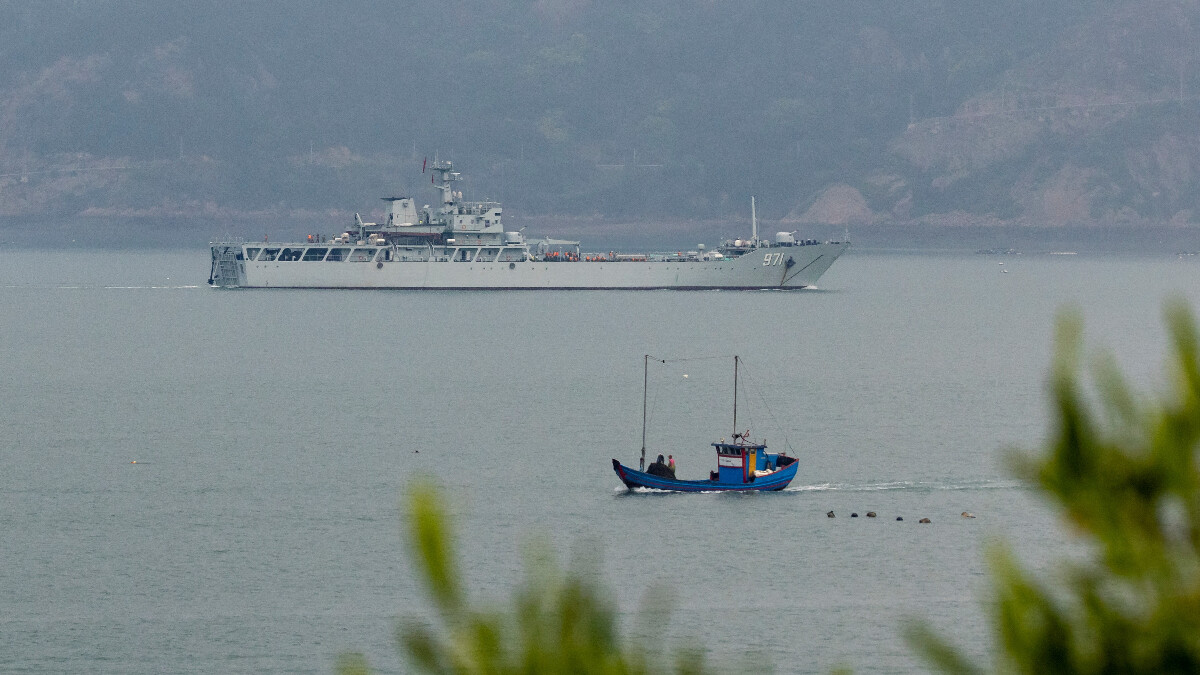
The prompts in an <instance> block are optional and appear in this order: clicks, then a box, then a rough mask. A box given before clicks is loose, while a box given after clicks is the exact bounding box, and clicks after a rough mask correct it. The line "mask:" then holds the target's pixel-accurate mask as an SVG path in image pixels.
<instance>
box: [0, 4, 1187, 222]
mask: <svg viewBox="0 0 1200 675" xmlns="http://www.w3.org/2000/svg"><path fill="white" fill-rule="evenodd" d="M211 9H213V8H212V7H209V8H207V9H206V6H205V5H204V3H196V5H195V6H192V5H188V6H186V7H179V8H174V9H171V10H169V11H167V10H164V11H154V12H149V11H148V10H147V9H146V6H145V5H144V3H135V2H132V1H130V0H108V1H104V2H101V1H99V0H97V1H96V2H90V3H88V2H82V3H81V2H74V1H68V0H44V2H40V3H26V2H17V1H15V0H0V57H3V59H4V60H3V62H4V63H5V64H6V68H5V69H4V70H2V71H0V217H5V218H8V219H17V220H19V219H22V218H41V217H54V218H65V217H74V216H85V217H97V218H113V219H139V218H140V219H163V218H186V217H189V216H192V217H197V218H202V219H216V220H229V221H237V220H239V219H242V218H261V219H267V220H270V219H276V220H286V219H294V218H301V219H303V218H312V219H321V218H344V217H347V214H349V213H352V212H353V211H354V210H363V211H367V210H369V209H370V208H371V206H370V201H371V200H372V199H373V197H375V196H378V195H383V194H391V193H393V192H395V191H396V190H397V189H401V190H410V191H413V192H416V191H418V190H420V189H422V188H421V185H422V184H423V181H424V180H426V179H425V178H424V177H422V176H421V175H420V173H419V167H420V165H421V161H422V160H423V159H424V157H425V156H427V155H428V156H432V155H433V154H435V153H438V152H440V153H442V155H443V156H448V157H450V158H452V159H454V160H455V161H456V162H457V163H458V164H459V165H460V166H461V167H463V169H464V171H465V172H466V174H467V176H468V180H469V183H468V185H466V186H465V188H466V190H467V192H468V193H470V194H472V195H474V196H476V197H492V198H498V199H503V200H504V201H505V202H506V205H507V206H509V208H510V209H511V211H512V212H513V213H521V212H523V213H526V214H529V215H538V216H542V217H553V216H556V215H567V214H570V215H580V216H587V217H590V218H594V219H599V220H604V219H608V220H610V221H612V222H649V221H663V222H665V221H666V220H667V219H670V218H675V219H713V218H716V219H721V218H731V217H735V216H742V215H744V212H745V210H746V203H747V202H748V197H749V195H750V194H758V195H759V196H760V212H759V215H760V217H761V218H763V219H764V220H771V219H782V220H784V221H786V222H789V223H796V224H797V226H798V227H799V226H802V225H803V224H805V223H819V224H824V225H831V226H832V225H836V226H843V225H847V226H848V225H856V224H873V225H883V226H886V225H890V224H898V225H901V224H902V225H914V224H916V225H919V224H922V223H928V224H938V225H952V224H963V225H1005V224H1014V225H1025V224H1034V225H1085V226H1086V225H1096V224H1123V225H1135V226H1136V225H1139V224H1163V223H1174V224H1178V225H1192V224H1200V190H1197V189H1196V186H1197V182H1198V179H1200V50H1197V49H1196V48H1195V45H1197V44H1200V3H1196V2H1192V1H1184V0H1179V1H1176V0H1117V1H1115V2H1113V1H1109V2H1098V1H1093V0H1080V2H1078V3H1071V4H1069V5H1064V6H1058V5H1049V4H1047V3H1041V2H1033V1H1032V0H996V2H993V3H988V5H987V6H986V7H984V6H980V7H966V6H965V5H963V4H962V3H948V2H944V1H943V0H913V2H910V3H903V4H878V3H853V2H851V3H829V4H828V5H826V4H823V3H794V2H783V1H782V0H747V1H746V2H745V3H738V4H737V5H736V6H732V5H730V6H726V5H724V4H722V3H698V4H696V5H695V6H694V7H690V9H688V10H687V11H684V10H683V9H681V8H680V7H679V6H678V5H677V4H675V3H671V2H667V1H666V0H661V1H660V0H647V1H646V2H644V3H642V4H641V5H639V8H638V9H637V11H627V10H626V9H625V8H620V7H612V6H609V5H607V4H604V3H590V2H586V1H583V0H570V1H561V2H539V3H535V10H536V11H534V12H528V11H525V10H527V9H528V8H523V7H517V6H510V5H509V4H508V3H489V2H466V3H462V4H461V5H460V6H458V7H457V8H456V10H455V12H454V13H452V14H453V16H451V17H449V19H448V17H447V16H445V15H444V13H443V12H441V11H440V10H438V9H436V8H433V7H428V8H427V7H424V6H421V5H417V6H413V7H408V8H386V9H385V8H380V7H379V6H378V5H377V4H376V3H369V2H356V1H350V2H347V3H346V4H345V5H344V6H342V7H340V8H339V9H337V10H331V9H330V8H328V7H325V6H323V5H321V3H313V2H298V3H296V4H295V5H294V6H293V7H292V8H291V11H289V12H287V13H277V12H276V13H270V12H263V11H260V10H258V9H256V8H255V7H253V6H238V7H236V8H232V9H230V8H226V9H228V11H220V12H218V11H209V10H211ZM448 20H449V21H450V22H451V24H450V25H448V24H447V21H448Z"/></svg>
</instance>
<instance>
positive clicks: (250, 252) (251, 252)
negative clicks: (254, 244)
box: [246, 248, 262, 260]
mask: <svg viewBox="0 0 1200 675" xmlns="http://www.w3.org/2000/svg"><path fill="white" fill-rule="evenodd" d="M261 250H262V249H261V248H248V249H246V260H254V259H255V258H257V257H258V252H259V251H261Z"/></svg>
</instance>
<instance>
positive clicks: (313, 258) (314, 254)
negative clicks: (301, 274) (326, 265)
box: [304, 248, 329, 262]
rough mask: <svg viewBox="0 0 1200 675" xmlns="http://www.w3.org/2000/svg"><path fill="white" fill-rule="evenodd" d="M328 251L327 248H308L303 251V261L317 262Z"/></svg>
mask: <svg viewBox="0 0 1200 675" xmlns="http://www.w3.org/2000/svg"><path fill="white" fill-rule="evenodd" d="M328 252H329V249H327V248H310V249H308V250H307V251H305V252H304V261H305V262H319V261H320V260H322V259H323V258H324V257H325V254H326V253H328Z"/></svg>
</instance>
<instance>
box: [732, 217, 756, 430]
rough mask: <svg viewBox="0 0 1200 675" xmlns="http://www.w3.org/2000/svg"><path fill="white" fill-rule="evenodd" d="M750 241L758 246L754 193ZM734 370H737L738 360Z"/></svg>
mask: <svg viewBox="0 0 1200 675" xmlns="http://www.w3.org/2000/svg"><path fill="white" fill-rule="evenodd" d="M750 241H752V242H754V244H753V245H754V246H758V215H757V214H756V213H755V211H754V195H750ZM734 370H737V363H736V362H735V363H734ZM734 426H736V425H734Z"/></svg>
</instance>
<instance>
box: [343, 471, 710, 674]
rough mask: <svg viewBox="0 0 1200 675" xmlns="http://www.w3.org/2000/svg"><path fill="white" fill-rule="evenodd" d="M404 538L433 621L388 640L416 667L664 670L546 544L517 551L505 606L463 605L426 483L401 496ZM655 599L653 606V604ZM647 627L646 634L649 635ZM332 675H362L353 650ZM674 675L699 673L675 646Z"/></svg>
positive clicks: (409, 623)
mask: <svg viewBox="0 0 1200 675" xmlns="http://www.w3.org/2000/svg"><path fill="white" fill-rule="evenodd" d="M407 508H408V513H409V520H408V540H409V548H410V550H411V551H412V554H413V559H414V562H415V564H416V567H417V568H418V571H419V573H420V575H421V578H422V580H423V581H424V585H425V588H426V590H427V591H428V593H429V597H430V599H431V600H432V603H433V606H434V608H435V610H436V613H437V621H436V622H435V623H430V622H425V621H420V620H416V619H412V618H409V619H404V620H403V621H402V622H401V625H400V626H399V628H398V629H397V631H396V640H397V643H398V644H399V645H400V646H401V648H402V650H403V651H404V653H405V654H406V656H407V657H408V659H409V661H410V663H411V664H412V665H413V666H414V667H415V668H416V669H417V670H419V671H420V672H425V673H436V674H440V675H441V674H444V675H452V674H453V675H474V674H480V675H482V674H485V673H486V674H494V675H507V674H513V675H516V674H530V675H531V674H534V673H538V674H558V673H563V674H566V673H579V674H581V675H641V674H644V673H650V672H667V669H666V668H663V667H662V666H661V665H660V659H659V658H658V657H657V655H656V653H655V651H654V650H649V649H646V648H645V646H644V645H642V644H640V643H638V642H636V641H632V642H631V643H629V644H626V643H625V642H624V641H623V640H622V639H621V637H620V635H619V632H618V630H617V617H616V614H615V613H614V610H613V609H612V606H611V605H610V604H609V603H608V602H606V601H605V599H604V597H603V596H602V591H601V589H599V588H598V587H597V586H596V585H594V584H592V583H591V582H589V581H588V580H587V579H588V578H589V577H591V576H594V575H589V574H586V573H585V572H584V571H582V570H571V571H563V570H560V569H559V568H558V566H557V564H556V563H555V562H554V559H553V556H552V555H551V554H550V552H549V547H548V546H542V547H537V546H531V547H529V548H528V549H527V550H526V564H525V579H524V581H523V583H522V584H521V585H520V586H519V587H518V588H517V589H516V591H515V593H514V595H513V598H512V609H511V610H510V611H508V612H501V611H494V610H488V609H479V608H474V607H472V606H471V604H470V602H469V601H468V598H467V597H466V591H465V586H464V583H463V581H462V579H461V577H460V575H459V567H458V561H457V558H456V556H455V552H454V542H453V538H452V531H451V527H450V524H449V518H448V517H447V515H446V512H445V509H444V508H443V506H442V502H441V499H440V497H439V495H438V492H437V490H435V489H434V488H433V487H432V486H431V485H429V484H428V483H417V484H416V485H415V486H414V487H413V488H412V489H411V490H410V492H409V494H408V501H407ZM660 601H661V598H658V599H657V601H656V604H661V602H660ZM653 632H654V631H652V630H651V631H647V633H648V634H653ZM337 666H338V672H339V673H340V674H341V675H366V673H369V672H370V669H369V667H368V664H367V661H366V659H365V658H364V657H363V656H362V655H361V654H356V653H350V654H344V655H342V657H341V658H340V659H339V661H338V664H337ZM674 671H675V672H676V673H679V674H680V675H700V674H701V673H703V672H705V667H704V662H703V658H702V654H701V653H700V652H698V651H695V650H681V651H680V652H678V654H677V655H676V659H675V664H674Z"/></svg>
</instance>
